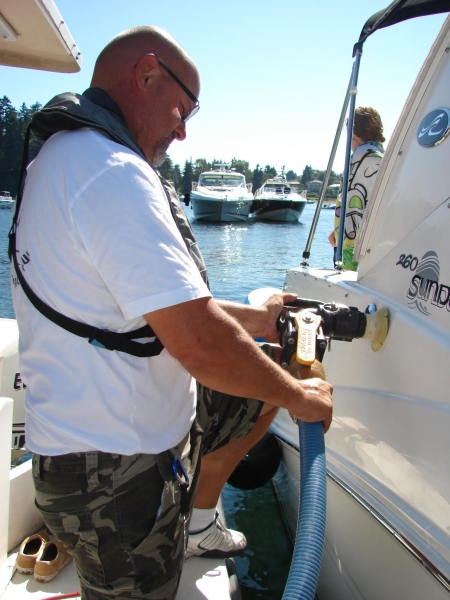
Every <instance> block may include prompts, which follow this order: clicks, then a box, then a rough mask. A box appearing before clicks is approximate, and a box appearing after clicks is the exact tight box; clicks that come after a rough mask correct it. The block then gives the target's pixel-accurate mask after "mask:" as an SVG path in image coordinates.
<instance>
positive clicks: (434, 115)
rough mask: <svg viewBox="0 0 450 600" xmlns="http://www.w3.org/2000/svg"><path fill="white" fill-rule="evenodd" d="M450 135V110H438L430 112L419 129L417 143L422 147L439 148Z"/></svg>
mask: <svg viewBox="0 0 450 600" xmlns="http://www.w3.org/2000/svg"><path fill="white" fill-rule="evenodd" d="M449 133H450V110H449V109H448V108H436V109H435V110H432V111H431V112H429V113H428V114H427V115H426V116H425V117H424V118H423V119H422V121H421V123H420V125H419V128H418V129H417V141H418V142H419V144H420V145H421V146H424V147H425V148H429V147H432V146H437V145H438V144H440V143H441V142H443V141H444V140H445V138H446V137H447V136H448V134H449Z"/></svg>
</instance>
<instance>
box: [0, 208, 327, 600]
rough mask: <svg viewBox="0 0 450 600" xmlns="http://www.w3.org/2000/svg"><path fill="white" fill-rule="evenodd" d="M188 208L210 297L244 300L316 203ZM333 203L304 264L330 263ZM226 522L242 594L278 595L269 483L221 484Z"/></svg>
mask: <svg viewBox="0 0 450 600" xmlns="http://www.w3.org/2000/svg"><path fill="white" fill-rule="evenodd" d="M186 210H187V214H188V216H189V218H190V219H191V220H192V227H193V229H194V233H195V236H196V238H197V240H198V242H199V245H200V248H201V250H202V253H203V256H204V258H205V262H206V264H207V266H208V273H209V278H210V282H211V289H212V292H213V294H214V296H216V297H217V298H221V299H224V300H233V301H238V302H243V301H244V300H245V298H246V296H247V294H248V293H249V292H251V291H252V290H253V289H256V288H260V287H276V288H280V289H281V287H282V285H283V282H284V278H285V274H286V270H287V269H288V268H290V267H295V266H298V265H300V263H301V262H302V260H303V259H302V254H303V250H304V249H305V245H306V241H307V239H308V234H309V228H310V225H311V222H312V218H313V214H314V210H315V204H307V205H306V207H305V210H304V213H303V215H302V217H301V223H296V224H276V223H270V224H269V223H259V222H253V221H250V222H248V223H246V224H226V225H225V224H224V225H215V224H204V223H197V222H195V221H194V220H193V213H192V210H191V208H190V207H188V208H187V209H186ZM11 215H12V210H11V207H9V206H8V207H2V206H0V317H8V318H14V310H13V307H12V301H11V291H10V285H9V262H8V256H7V234H8V231H9V226H10V222H11ZM333 215H334V211H332V210H322V211H321V216H320V219H319V223H318V226H317V230H316V235H315V239H314V242H313V245H312V249H311V258H310V260H309V264H310V265H311V266H315V267H325V268H331V267H332V249H331V246H330V244H329V243H328V240H327V237H328V235H329V233H330V232H331V230H332V229H333ZM224 506H225V510H226V514H227V519H228V524H229V526H230V527H232V528H234V529H239V530H241V531H244V532H245V534H246V537H247V540H248V549H247V550H246V552H245V554H244V555H243V556H242V557H239V558H237V559H236V565H237V570H238V576H239V580H240V582H241V589H242V596H243V598H244V600H255V599H256V598H258V599H260V598H262V599H264V600H279V599H280V598H281V597H282V594H283V590H284V585H285V582H286V578H287V574H288V572H289V566H290V561H291V556H292V547H291V544H290V541H289V539H288V536H287V534H286V531H285V528H284V525H283V521H282V519H281V513H280V510H279V507H278V504H277V501H276V498H275V495H274V492H273V488H272V485H271V484H270V483H268V484H266V485H265V486H264V487H262V488H260V489H259V490H254V491H250V492H243V491H240V490H236V489H234V488H232V487H230V486H226V488H225V490H224Z"/></svg>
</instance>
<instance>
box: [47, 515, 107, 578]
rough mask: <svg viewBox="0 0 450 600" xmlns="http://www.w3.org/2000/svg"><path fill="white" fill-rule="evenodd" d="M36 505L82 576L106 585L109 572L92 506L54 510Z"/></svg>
mask: <svg viewBox="0 0 450 600" xmlns="http://www.w3.org/2000/svg"><path fill="white" fill-rule="evenodd" d="M36 506H37V509H38V510H39V512H40V513H41V514H42V518H43V519H44V523H45V524H46V526H47V527H48V529H50V531H51V532H52V533H53V534H54V536H55V537H56V538H57V539H58V540H59V541H61V542H62V543H63V544H64V545H65V546H66V547H67V549H68V550H69V552H70V553H71V554H72V556H73V558H74V559H75V561H76V564H77V569H78V570H79V571H80V572H81V574H82V576H83V577H85V578H86V580H87V581H88V582H92V583H95V584H100V585H103V584H104V583H105V574H104V569H103V566H102V563H101V561H100V559H99V556H98V546H99V540H98V536H97V532H96V530H95V528H94V525H93V521H92V515H91V511H90V510H89V508H85V509H83V510H74V511H67V512H50V511H47V510H43V509H42V508H40V507H39V505H38V504H37V503H36Z"/></svg>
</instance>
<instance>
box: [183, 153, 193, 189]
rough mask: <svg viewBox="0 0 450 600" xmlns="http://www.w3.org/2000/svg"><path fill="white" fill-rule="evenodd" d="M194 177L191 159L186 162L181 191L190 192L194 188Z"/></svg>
mask: <svg viewBox="0 0 450 600" xmlns="http://www.w3.org/2000/svg"><path fill="white" fill-rule="evenodd" d="M193 179H194V169H193V166H192V163H191V161H190V160H187V161H186V162H185V163H184V169H183V176H182V178H181V191H182V193H183V194H188V193H189V192H190V191H191V190H192V181H193Z"/></svg>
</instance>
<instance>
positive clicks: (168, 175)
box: [158, 156, 173, 181]
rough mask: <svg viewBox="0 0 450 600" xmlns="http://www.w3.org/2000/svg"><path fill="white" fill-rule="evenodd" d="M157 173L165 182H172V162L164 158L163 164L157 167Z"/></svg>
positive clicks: (168, 157) (168, 158)
mask: <svg viewBox="0 0 450 600" xmlns="http://www.w3.org/2000/svg"><path fill="white" fill-rule="evenodd" d="M158 171H159V172H160V173H161V175H162V176H163V177H164V179H167V181H173V162H172V159H171V158H170V156H166V159H165V161H164V162H163V164H162V165H161V166H160V167H158Z"/></svg>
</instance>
